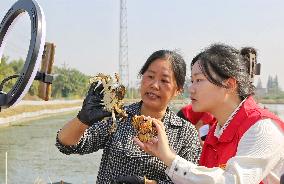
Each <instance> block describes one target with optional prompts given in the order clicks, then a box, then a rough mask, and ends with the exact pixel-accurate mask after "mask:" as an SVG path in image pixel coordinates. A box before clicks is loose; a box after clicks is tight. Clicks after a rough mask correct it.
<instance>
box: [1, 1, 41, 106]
mask: <svg viewBox="0 0 284 184" xmlns="http://www.w3.org/2000/svg"><path fill="white" fill-rule="evenodd" d="M25 12H27V13H28V14H29V17H30V21H31V40H30V46H29V51H28V54H27V57H26V61H25V64H24V67H23V69H22V71H21V73H20V74H19V77H18V80H17V82H16V83H15V85H14V86H13V87H12V89H11V90H10V91H9V92H8V93H7V94H5V93H4V92H2V91H0V108H8V107H10V106H12V105H14V104H16V103H18V102H19V101H20V100H21V99H22V98H23V97H24V95H25V94H26V93H27V92H28V89H29V88H30V86H31V85H32V82H33V80H34V79H35V76H36V74H37V71H38V69H39V66H40V61H41V57H42V53H43V49H44V43H45V18H44V13H43V11H42V9H41V7H40V5H39V4H38V3H37V2H36V1H35V0H19V1H17V2H16V3H15V4H14V5H13V6H12V7H11V8H10V9H9V10H8V12H7V13H6V15H5V17H4V18H3V20H2V22H1V24H0V58H2V54H3V50H4V47H5V37H6V36H7V35H8V33H9V30H11V29H12V27H13V25H14V24H15V22H16V20H17V18H18V17H19V16H21V14H23V13H25Z"/></svg>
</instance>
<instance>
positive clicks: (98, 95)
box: [77, 83, 111, 126]
mask: <svg viewBox="0 0 284 184" xmlns="http://www.w3.org/2000/svg"><path fill="white" fill-rule="evenodd" d="M103 98H104V94H103V85H102V84H100V85H98V83H93V84H91V86H90V88H89V90H88V94H87V96H86V97H85V99H84V102H83V106H82V108H81V110H80V111H79V113H78V115H77V118H78V119H79V120H80V121H81V122H82V123H84V124H86V125H88V126H92V125H93V124H94V122H98V121H101V120H102V119H103V118H105V117H108V116H111V112H108V111H106V110H105V109H104V106H103V105H102V102H103Z"/></svg>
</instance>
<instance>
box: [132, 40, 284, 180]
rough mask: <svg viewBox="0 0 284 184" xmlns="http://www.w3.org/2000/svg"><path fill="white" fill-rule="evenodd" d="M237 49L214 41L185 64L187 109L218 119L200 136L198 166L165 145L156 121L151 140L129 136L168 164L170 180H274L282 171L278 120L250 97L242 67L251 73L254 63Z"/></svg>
mask: <svg viewBox="0 0 284 184" xmlns="http://www.w3.org/2000/svg"><path fill="white" fill-rule="evenodd" d="M242 51H243V50H242ZM242 51H239V50H237V49H235V48H233V47H231V46H227V45H223V44H215V45H212V46H210V47H209V48H207V49H206V50H204V51H203V52H201V53H200V54H199V55H198V56H197V57H198V58H197V59H196V60H193V61H192V63H191V78H192V84H191V86H190V87H189V92H190V96H191V101H192V108H193V110H194V111H196V112H209V113H211V114H212V115H213V116H214V117H215V118H216V119H217V121H218V123H216V124H214V125H213V126H212V128H211V129H210V131H209V133H208V135H207V138H206V140H205V143H204V146H203V148H202V154H201V158H200V165H201V166H198V165H196V164H194V163H193V162H191V161H190V160H186V159H184V158H181V157H180V156H178V153H174V152H173V151H172V150H171V149H170V146H169V145H168V140H167V135H166V133H165V127H164V125H163V124H162V123H161V122H160V121H158V120H153V121H154V122H155V125H156V128H157V132H158V137H157V139H152V140H151V141H150V142H149V143H142V142H140V141H139V140H137V139H136V138H135V142H136V143H137V144H138V145H139V146H140V147H141V148H142V149H143V150H145V151H146V152H148V153H150V154H153V155H155V156H157V157H158V158H160V160H162V161H163V162H164V163H165V164H166V165H167V166H168V168H167V170H166V173H167V174H168V176H169V177H170V178H171V179H172V180H173V181H174V183H178V184H183V183H184V184H187V183H192V184H195V183H196V184H197V183H198V184H199V183H210V184H211V183H212V184H214V183H216V184H217V183H218V184H225V183H226V184H258V183H260V182H261V183H273V184H276V183H277V184H278V183H279V176H280V175H281V174H283V172H284V141H283V140H284V124H283V121H281V120H280V119H279V118H278V117H277V116H275V115H274V114H272V113H271V112H269V111H268V110H266V109H263V108H261V107H259V106H258V105H257V104H256V102H255V101H254V99H253V98H252V95H253V92H254V86H253V84H252V82H251V81H252V79H251V78H250V77H249V73H250V72H248V69H252V71H253V72H254V71H255V70H254V67H253V66H255V63H253V66H251V67H248V66H247V63H248V62H247V59H246V56H245V55H243V52H242ZM252 76H253V75H252Z"/></svg>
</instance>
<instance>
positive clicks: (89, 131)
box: [56, 50, 201, 184]
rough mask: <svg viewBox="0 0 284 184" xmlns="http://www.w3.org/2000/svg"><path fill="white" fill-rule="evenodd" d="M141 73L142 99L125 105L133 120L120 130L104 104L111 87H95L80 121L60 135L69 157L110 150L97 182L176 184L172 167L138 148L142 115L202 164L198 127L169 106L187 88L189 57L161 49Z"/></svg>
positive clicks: (174, 145) (184, 153) (60, 146)
mask: <svg viewBox="0 0 284 184" xmlns="http://www.w3.org/2000/svg"><path fill="white" fill-rule="evenodd" d="M139 74H140V76H141V78H142V80H141V86H140V94H141V101H140V102H138V103H133V104H131V105H128V106H125V107H124V111H125V112H126V113H127V117H125V118H116V119H117V120H116V129H114V128H113V127H114V126H113V118H108V117H109V116H111V113H110V112H109V111H106V109H107V108H106V107H105V106H104V102H103V100H105V99H104V92H102V91H103V90H105V89H104V87H103V85H96V83H93V84H92V85H91V87H90V89H89V91H88V95H87V96H86V98H85V100H84V102H83V106H82V109H81V111H80V112H79V113H78V115H77V117H76V118H74V119H73V120H71V121H69V122H68V123H67V124H66V125H65V126H64V127H63V128H62V129H61V130H60V131H59V132H58V136H57V142H56V145H57V147H58V149H59V150H60V151H61V152H63V153H65V154H74V153H75V154H76V153H77V154H87V153H92V152H96V151H98V150H99V149H103V150H104V151H103V155H102V160H101V164H100V169H99V173H98V177H97V183H130V184H131V183H138V184H144V183H148V184H150V183H154V184H155V183H172V181H171V179H170V178H169V177H168V176H167V175H166V174H165V169H166V165H165V164H164V163H163V162H161V161H160V160H159V159H157V158H156V157H154V156H151V155H149V154H147V153H145V152H144V151H142V150H140V149H139V147H138V146H137V145H136V144H134V142H133V140H132V139H133V137H134V136H136V131H135V128H134V127H133V125H132V119H133V118H134V117H136V115H138V116H139V115H144V116H145V117H147V116H150V117H152V118H155V119H158V120H160V121H161V122H163V124H164V126H165V129H166V132H167V135H168V137H169V144H170V145H171V147H172V149H173V150H174V151H175V152H176V153H177V154H179V155H180V156H181V157H183V158H184V159H187V160H190V161H191V162H193V163H197V162H198V160H199V155H200V152H201V147H200V144H199V140H198V133H197V131H196V129H195V128H194V126H193V125H191V124H189V123H187V122H186V121H184V120H182V119H181V118H179V117H178V116H177V115H176V114H175V112H173V111H172V110H171V109H170V108H169V107H168V105H169V102H170V101H171V100H172V99H173V98H174V97H175V96H177V95H178V94H179V93H181V92H182V89H183V85H184V82H185V76H186V64H185V62H184V60H183V58H182V57H181V56H180V55H179V54H177V53H176V52H174V51H168V50H159V51H156V52H154V53H153V54H152V55H151V56H150V57H149V58H148V59H147V61H146V63H145V64H144V66H143V67H142V68H141V70H140V72H139ZM106 117H107V118H106ZM105 118H106V119H105Z"/></svg>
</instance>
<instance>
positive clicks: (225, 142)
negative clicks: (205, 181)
mask: <svg viewBox="0 0 284 184" xmlns="http://www.w3.org/2000/svg"><path fill="white" fill-rule="evenodd" d="M267 118H269V119H272V120H274V121H275V122H276V123H277V124H278V125H279V127H281V128H282V130H283V131H284V123H283V121H281V120H280V119H279V118H278V117H277V116H276V115H274V114H273V113H271V112H269V111H268V110H266V109H262V108H260V107H259V106H258V105H257V104H256V102H255V101H254V100H253V98H252V97H248V98H247V99H246V101H245V102H244V103H243V104H242V106H241V108H240V109H239V111H238V112H237V114H236V115H235V116H234V118H233V119H232V121H231V122H230V124H229V125H228V127H227V128H226V129H225V130H224V132H223V134H222V135H221V137H220V138H219V139H218V138H217V137H215V136H214V131H215V129H216V125H217V123H216V124H214V125H213V126H212V128H211V129H210V131H209V133H208V135H207V138H206V140H205V143H204V146H203V148H202V153H201V158H200V162H199V164H200V165H202V166H206V167H208V168H212V167H221V168H223V169H224V168H225V167H226V163H227V161H228V160H229V159H230V158H232V157H234V156H235V155H236V152H237V148H238V144H239V141H240V139H241V138H242V136H243V134H244V133H245V132H246V131H247V130H248V129H249V128H250V127H251V126H252V125H254V124H255V123H256V122H257V121H258V120H261V119H267Z"/></svg>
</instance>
